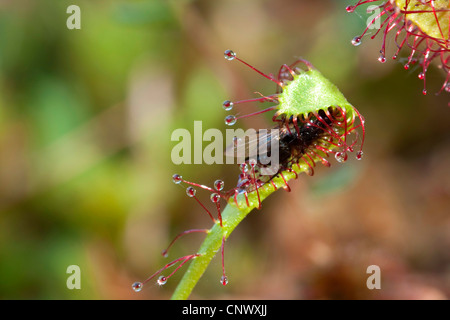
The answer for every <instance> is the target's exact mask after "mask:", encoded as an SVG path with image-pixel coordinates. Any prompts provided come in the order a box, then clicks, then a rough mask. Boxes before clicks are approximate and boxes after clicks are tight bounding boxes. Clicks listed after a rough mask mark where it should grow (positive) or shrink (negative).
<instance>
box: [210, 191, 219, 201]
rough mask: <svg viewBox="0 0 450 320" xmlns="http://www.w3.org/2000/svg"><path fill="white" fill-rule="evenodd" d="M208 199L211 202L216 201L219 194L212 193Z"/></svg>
mask: <svg viewBox="0 0 450 320" xmlns="http://www.w3.org/2000/svg"><path fill="white" fill-rule="evenodd" d="M210 199H211V201H212V202H213V203H217V202H219V200H220V195H219V194H218V193H212V194H211V196H210Z"/></svg>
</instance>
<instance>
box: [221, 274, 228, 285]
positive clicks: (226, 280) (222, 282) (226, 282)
mask: <svg viewBox="0 0 450 320" xmlns="http://www.w3.org/2000/svg"><path fill="white" fill-rule="evenodd" d="M220 283H221V284H222V285H224V286H226V285H227V284H228V278H227V276H222V277H221V278H220Z"/></svg>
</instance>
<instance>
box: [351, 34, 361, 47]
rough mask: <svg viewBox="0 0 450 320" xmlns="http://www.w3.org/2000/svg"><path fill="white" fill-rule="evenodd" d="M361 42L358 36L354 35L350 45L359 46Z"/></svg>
mask: <svg viewBox="0 0 450 320" xmlns="http://www.w3.org/2000/svg"><path fill="white" fill-rule="evenodd" d="M361 43H362V41H361V37H360V36H356V37H354V38H353V39H352V45H354V46H355V47H357V46H359V45H360V44H361Z"/></svg>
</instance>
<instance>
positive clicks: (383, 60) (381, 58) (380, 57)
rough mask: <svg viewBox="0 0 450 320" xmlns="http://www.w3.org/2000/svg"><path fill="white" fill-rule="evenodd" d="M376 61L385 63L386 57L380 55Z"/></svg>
mask: <svg viewBox="0 0 450 320" xmlns="http://www.w3.org/2000/svg"><path fill="white" fill-rule="evenodd" d="M378 61H380V62H381V63H385V62H386V57H385V56H384V54H381V55H380V56H379V57H378Z"/></svg>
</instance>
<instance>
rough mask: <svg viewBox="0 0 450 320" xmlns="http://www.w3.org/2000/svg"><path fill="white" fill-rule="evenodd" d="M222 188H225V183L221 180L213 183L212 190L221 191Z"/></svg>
mask: <svg viewBox="0 0 450 320" xmlns="http://www.w3.org/2000/svg"><path fill="white" fill-rule="evenodd" d="M224 186H225V183H224V182H223V181H222V180H216V181H214V188H215V189H216V190H217V191H222V190H223V187H224Z"/></svg>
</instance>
